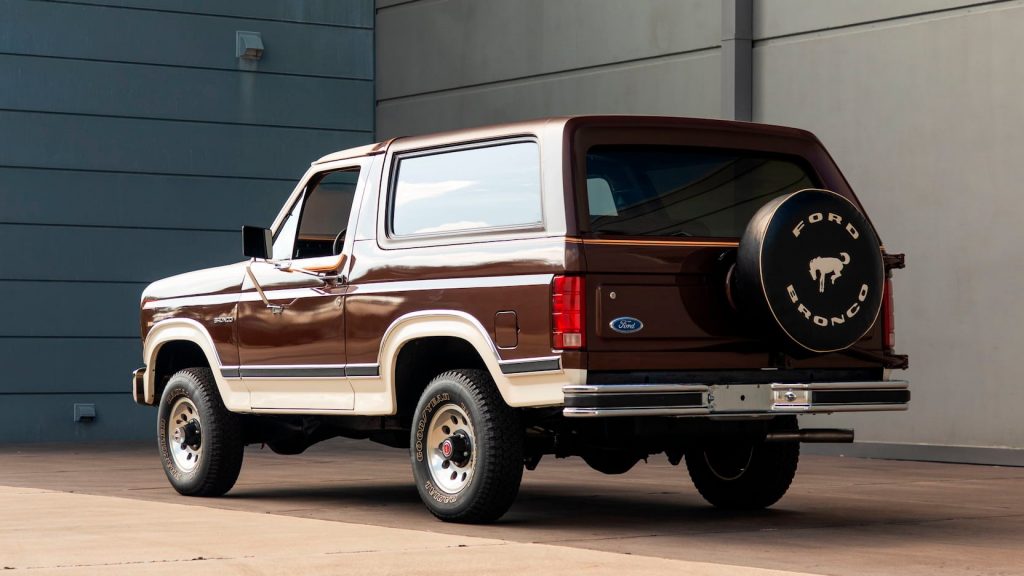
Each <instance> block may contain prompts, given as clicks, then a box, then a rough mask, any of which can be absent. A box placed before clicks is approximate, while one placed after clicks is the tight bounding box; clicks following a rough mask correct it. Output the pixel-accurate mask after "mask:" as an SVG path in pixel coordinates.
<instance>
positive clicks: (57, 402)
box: [0, 394, 159, 466]
mask: <svg viewBox="0 0 1024 576" xmlns="http://www.w3.org/2000/svg"><path fill="white" fill-rule="evenodd" d="M0 402H3V406H4V417H3V418H0V442H4V443H21V442H39V441H41V440H42V441H46V442H102V441H109V440H150V439H152V438H153V437H154V430H155V429H156V411H155V410H154V409H152V408H147V407H145V406H139V405H137V404H135V403H134V402H132V398H131V396H126V395H125V394H33V395H13V394H12V395H4V396H0ZM75 403H91V404H94V405H95V406H96V420H95V421H93V422H90V423H87V424H86V423H76V422H74V421H73V415H74V405H75ZM154 465H156V466H159V464H158V463H157V462H156V461H155V460H154Z"/></svg>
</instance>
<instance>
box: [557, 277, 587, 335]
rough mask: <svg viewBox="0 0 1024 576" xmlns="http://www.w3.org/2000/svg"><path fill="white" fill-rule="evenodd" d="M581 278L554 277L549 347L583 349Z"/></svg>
mask: <svg viewBox="0 0 1024 576" xmlns="http://www.w3.org/2000/svg"><path fill="white" fill-rule="evenodd" d="M583 335H584V323H583V278H581V277H579V276H555V279H554V280H552V282H551V346H552V347H553V348H554V349H556V350H570V349H580V348H583V344H584V336H583Z"/></svg>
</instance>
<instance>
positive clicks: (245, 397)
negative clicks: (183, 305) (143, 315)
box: [143, 318, 250, 412]
mask: <svg viewBox="0 0 1024 576" xmlns="http://www.w3.org/2000/svg"><path fill="white" fill-rule="evenodd" d="M143 360H144V361H145V364H146V377H145V380H144V395H143V396H144V401H145V403H146V404H149V405H155V404H157V403H158V402H159V396H158V388H159V387H160V386H161V384H162V383H161V381H160V380H161V377H162V376H164V374H162V373H161V372H160V371H161V370H163V371H167V370H170V369H172V368H175V367H176V369H175V370H174V371H177V370H180V369H182V368H191V367H192V366H184V365H180V364H181V363H182V362H185V363H187V362H188V361H199V360H202V361H203V364H200V365H204V366H206V367H208V368H210V369H211V371H212V372H213V378H214V380H215V381H216V383H217V391H218V393H219V394H220V397H221V400H222V401H223V402H224V405H225V407H227V409H228V410H231V411H232V412H244V411H248V410H249V408H250V406H249V394H248V393H247V392H246V391H245V390H244V389H243V388H242V386H241V383H240V382H239V383H238V384H237V385H232V383H230V382H228V380H227V379H225V378H224V377H223V375H222V374H221V370H220V369H221V367H222V366H223V363H222V362H221V360H220V356H219V355H218V354H217V348H216V347H215V346H214V344H213V338H211V337H210V333H209V332H207V330H206V328H205V327H204V326H203V325H202V324H200V323H199V322H197V321H195V320H191V319H188V318H172V319H168V320H162V321H160V322H157V323H156V324H155V325H153V328H152V329H150V331H149V334H148V335H147V336H146V340H145V345H144V347H143ZM172 374H173V372H172ZM167 376H169V375H167Z"/></svg>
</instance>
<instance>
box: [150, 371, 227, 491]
mask: <svg viewBox="0 0 1024 576" xmlns="http://www.w3.org/2000/svg"><path fill="white" fill-rule="evenodd" d="M157 439H158V442H157V443H158V445H159V449H160V460H161V462H162V463H163V467H164V472H165V473H166V474H167V479H168V480H169V481H170V482H171V486H173V487H174V489H175V490H177V491H178V493H179V494H182V495H184V496H221V495H223V494H225V493H226V492H227V491H228V490H231V488H232V486H234V485H235V481H236V480H237V479H238V473H239V472H240V471H241V469H242V455H243V452H244V448H245V444H244V442H243V440H242V422H241V418H240V417H239V416H238V415H237V414H234V413H233V412H229V411H228V409H227V408H225V407H224V403H223V402H222V401H221V398H220V394H219V393H218V392H217V383H216V381H215V380H214V378H213V372H212V371H210V369H209V368H186V369H185V370H181V371H179V372H177V373H175V374H174V375H173V376H171V379H170V380H169V381H168V382H167V387H166V388H164V392H163V395H162V396H161V397H160V408H159V412H158V415H157Z"/></svg>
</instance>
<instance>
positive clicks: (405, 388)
mask: <svg viewBox="0 0 1024 576" xmlns="http://www.w3.org/2000/svg"><path fill="white" fill-rule="evenodd" d="M432 339H433V340H432ZM456 341H458V342H461V343H462V344H457V345H455V346H454V348H455V350H456V351H457V353H458V354H462V356H461V358H467V355H468V354H469V352H470V351H472V352H473V353H474V354H475V359H473V360H472V362H473V363H472V364H469V365H461V366H460V365H447V366H441V365H436V366H435V367H436V368H440V370H439V371H438V372H437V373H438V374H439V373H441V372H443V371H445V370H449V369H454V368H477V369H481V370H486V371H487V372H488V373H489V374H490V376H491V379H492V380H493V381H494V384H495V386H496V388H497V390H498V392H499V394H500V395H501V397H502V399H504V400H505V402H506V403H507V404H508V405H509V406H513V407H522V406H553V405H558V404H561V403H562V402H563V400H564V398H563V395H562V386H564V385H566V384H573V383H581V382H582V380H583V379H584V378H585V372H584V371H582V370H565V369H563V368H561V363H560V362H559V369H558V370H549V371H544V372H522V373H519V372H517V373H509V374H506V373H505V372H504V371H503V370H502V359H501V356H500V355H499V354H498V349H497V348H496V347H495V345H494V343H493V341H492V340H491V338H490V335H489V334H488V332H487V330H486V329H485V328H484V327H483V325H482V324H481V323H480V321H479V320H477V319H476V318H475V317H474V316H472V315H471V314H468V313H466V312H463V311H460V310H424V311H418V312H412V313H409V314H406V315H404V316H401V317H399V318H398V319H396V320H395V321H394V322H392V324H391V326H389V327H388V329H387V331H386V332H385V334H384V337H383V339H382V340H381V347H380V352H379V357H378V360H379V365H380V378H381V380H382V382H381V383H382V385H383V390H382V396H381V397H377V398H375V399H374V400H375V402H374V403H375V404H376V405H377V407H379V408H380V409H381V411H382V412H384V413H389V414H396V413H399V411H400V410H401V409H402V408H403V407H404V406H405V404H406V403H408V402H410V401H409V400H407V399H405V398H402V399H400V398H399V395H400V394H402V393H405V394H408V393H409V392H410V391H411V390H417V385H418V383H419V382H418V380H417V381H413V382H410V380H408V379H407V375H406V374H405V373H404V370H405V368H403V373H400V372H399V364H400V363H401V362H403V361H406V360H408V358H409V356H408V354H409V353H410V350H412V349H411V348H407V345H409V344H410V343H414V342H426V343H427V344H426V346H427V347H428V348H430V349H434V348H431V347H435V348H436V347H438V346H442V347H447V348H448V350H449V351H451V350H452V348H453V347H452V343H454V342H456ZM417 346H420V345H417ZM403 351H405V353H406V354H407V356H405V357H403V356H402V353H403ZM457 357H458V356H457ZM551 359H553V360H558V358H557V356H552V357H551ZM505 364H506V365H507V364H508V362H506V363H505ZM434 375H436V374H434ZM431 377H433V375H432V376H431ZM419 380H422V378H420V379H419ZM428 381H429V380H428ZM353 384H354V385H355V384H356V383H355V382H353ZM425 386H426V383H423V387H425ZM419 390H422V389H419ZM419 390H417V391H419ZM359 395H360V394H359V393H358V392H357V399H356V409H357V411H359V412H362V410H361V408H360V406H359V403H360V398H359ZM411 402H412V404H413V406H415V400H412V401H411Z"/></svg>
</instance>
